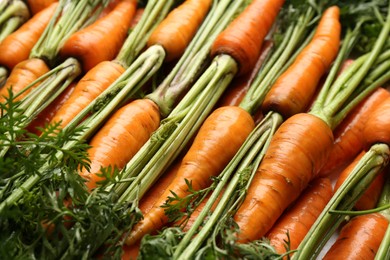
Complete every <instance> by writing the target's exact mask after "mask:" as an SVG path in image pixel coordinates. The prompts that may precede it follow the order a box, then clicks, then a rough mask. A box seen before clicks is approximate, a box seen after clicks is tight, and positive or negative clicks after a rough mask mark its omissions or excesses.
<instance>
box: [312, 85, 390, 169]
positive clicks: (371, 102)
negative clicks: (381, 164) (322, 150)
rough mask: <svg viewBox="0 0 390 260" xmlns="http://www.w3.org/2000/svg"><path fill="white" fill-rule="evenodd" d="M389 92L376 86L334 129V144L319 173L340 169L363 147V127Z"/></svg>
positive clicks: (389, 94)
mask: <svg viewBox="0 0 390 260" xmlns="http://www.w3.org/2000/svg"><path fill="white" fill-rule="evenodd" d="M389 96H390V93H389V92H388V91H387V90H385V89H383V88H378V89H377V90H375V91H374V92H373V93H372V94H371V95H370V96H368V97H367V98H365V99H364V100H363V101H362V102H360V103H359V105H358V106H357V107H356V108H355V109H353V110H352V111H351V113H349V115H348V116H347V117H346V118H345V119H344V120H343V121H342V122H341V124H340V125H339V126H338V127H337V128H336V129H335V130H334V138H335V141H334V145H333V148H332V152H331V154H330V155H329V159H328V161H327V162H326V164H325V165H324V167H323V168H322V169H321V171H320V173H319V175H320V176H327V175H329V174H331V173H332V172H335V171H338V170H340V169H341V168H342V167H343V166H345V165H346V164H348V162H350V161H351V160H352V159H353V158H354V156H356V155H357V154H358V153H359V151H360V150H362V149H363V145H364V139H363V133H362V132H363V128H364V124H365V123H366V121H367V119H368V118H369V117H370V116H371V113H372V112H373V111H374V109H375V108H376V107H377V106H378V104H380V103H381V102H382V101H384V100H385V99H386V98H387V97H389Z"/></svg>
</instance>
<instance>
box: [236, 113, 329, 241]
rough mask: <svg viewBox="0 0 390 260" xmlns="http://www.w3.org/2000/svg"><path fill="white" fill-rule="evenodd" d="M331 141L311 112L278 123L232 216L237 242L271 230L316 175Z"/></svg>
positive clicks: (319, 121) (320, 121)
mask: <svg viewBox="0 0 390 260" xmlns="http://www.w3.org/2000/svg"><path fill="white" fill-rule="evenodd" d="M332 143H333V134H332V130H331V129H330V128H329V126H328V125H327V124H326V123H325V122H324V121H323V120H322V119H320V118H318V117H316V116H314V115H311V114H296V115H294V116H292V117H290V118H289V119H288V120H287V121H285V122H284V123H283V124H282V125H281V126H280V128H279V129H278V130H277V131H276V133H275V135H274V137H273V138H272V141H271V143H270V145H269V148H268V150H267V152H266V154H265V157H264V159H263V161H262V162H261V164H260V167H259V169H258V171H257V173H256V175H255V176H254V178H253V181H252V183H251V186H250V187H249V189H248V192H247V195H246V199H245V200H244V202H243V204H242V205H241V207H240V208H239V209H238V211H237V213H236V214H235V216H234V220H235V221H236V222H237V224H238V225H239V227H240V232H239V233H238V241H239V242H247V241H252V240H255V239H259V238H261V237H262V236H264V235H265V234H266V233H267V232H268V231H269V230H270V228H271V227H272V226H273V224H274V223H275V222H276V220H277V219H278V218H279V217H280V215H281V214H282V212H283V211H284V210H285V209H286V208H287V207H288V206H289V205H290V204H291V203H292V202H293V201H294V200H295V199H296V198H297V197H298V196H299V194H300V193H301V192H302V191H303V190H304V189H305V187H306V186H307V185H308V183H309V182H310V181H311V180H312V179H313V178H314V177H315V176H316V175H317V173H318V172H319V170H320V169H321V167H322V166H323V165H324V163H325V161H326V159H327V157H328V155H329V152H330V148H331V147H332ZM320 147H321V148H320ZM291 162H293V163H291ZM254 227H256V228H254Z"/></svg>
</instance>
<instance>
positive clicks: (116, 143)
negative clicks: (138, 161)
mask: <svg viewBox="0 0 390 260" xmlns="http://www.w3.org/2000/svg"><path fill="white" fill-rule="evenodd" d="M159 124H160V115H159V113H158V108H157V106H156V105H155V104H154V103H153V102H152V101H150V100H148V99H140V100H136V101H133V102H131V103H129V104H128V105H126V106H124V107H122V108H121V109H119V110H118V111H117V112H116V113H115V114H114V115H113V116H112V117H111V118H110V119H109V120H108V121H107V123H106V124H105V125H104V126H103V127H102V128H101V129H100V131H99V132H98V133H97V134H96V135H95V136H94V137H93V138H92V140H91V142H90V145H91V148H90V149H89V150H88V155H89V158H90V160H91V165H90V169H89V170H88V169H85V168H84V169H82V170H81V171H80V174H81V175H82V176H83V177H84V178H85V179H86V180H87V182H86V185H87V187H88V188H89V189H90V190H91V189H93V188H95V187H96V184H97V182H99V181H101V180H103V179H104V177H102V176H98V175H97V174H96V173H99V172H100V169H101V167H108V166H111V167H117V168H119V169H121V168H123V167H124V166H125V164H126V163H127V162H128V161H129V160H130V159H131V157H132V156H133V155H134V154H135V153H136V152H137V151H138V150H139V149H140V148H141V146H142V145H143V144H144V143H145V142H146V141H147V140H148V139H149V137H150V135H151V134H152V132H153V131H155V130H156V129H157V127H158V126H159Z"/></svg>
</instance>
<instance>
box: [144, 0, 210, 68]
mask: <svg viewBox="0 0 390 260" xmlns="http://www.w3.org/2000/svg"><path fill="white" fill-rule="evenodd" d="M211 3H212V1H211V0H187V1H185V2H184V3H183V4H181V5H180V6H178V7H177V8H175V9H174V10H173V11H172V12H170V13H169V14H168V16H167V17H166V18H165V19H164V20H163V21H162V22H161V23H160V24H159V26H157V28H156V29H155V30H154V31H153V33H152V35H151V36H150V38H149V40H148V43H147V46H148V47H150V46H152V45H155V44H159V45H161V46H162V47H163V48H164V50H165V52H166V54H167V56H166V57H165V61H172V60H175V59H177V58H179V57H180V56H181V55H182V54H183V53H184V51H185V49H186V47H187V46H188V44H189V43H190V41H191V40H192V38H193V37H194V35H195V33H196V31H197V29H198V27H199V26H200V25H201V23H202V21H203V19H204V17H205V16H206V14H207V12H208V10H209V9H210V6H211ZM172 38H174V39H175V40H174V41H172Z"/></svg>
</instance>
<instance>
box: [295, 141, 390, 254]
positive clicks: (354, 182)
mask: <svg viewBox="0 0 390 260" xmlns="http://www.w3.org/2000/svg"><path fill="white" fill-rule="evenodd" d="M389 157H390V150H389V147H388V146H387V145H386V144H376V145H373V146H372V147H371V148H370V150H369V151H368V152H367V153H366V154H365V155H364V156H363V157H362V158H361V160H360V161H359V163H358V164H357V165H356V166H355V168H354V169H353V170H352V172H351V174H350V175H349V176H348V177H347V179H346V180H345V181H344V183H343V184H342V185H341V186H340V188H339V189H338V190H337V191H336V192H335V194H334V196H333V197H332V199H331V200H330V201H329V203H328V204H327V206H326V207H325V209H324V210H323V211H322V213H321V215H320V216H319V218H318V219H317V220H316V222H315V223H314V224H313V226H312V227H311V229H310V230H309V232H308V234H307V235H306V236H305V238H304V240H303V241H302V242H301V244H300V245H299V247H298V250H297V252H296V253H295V254H294V255H293V258H292V259H315V258H316V256H317V255H318V254H319V252H320V251H321V249H322V247H323V246H324V245H325V243H326V241H327V240H328V239H329V238H330V237H331V236H332V234H333V233H334V231H335V230H336V229H337V228H338V226H339V225H340V223H341V222H342V221H343V220H344V215H340V214H332V213H330V211H334V210H351V209H352V207H353V205H354V204H355V202H356V201H357V200H358V199H359V198H360V196H361V195H362V194H363V193H364V191H365V189H366V188H367V187H368V186H369V185H370V184H371V182H372V181H373V180H374V179H375V177H376V176H377V175H378V174H379V173H380V171H381V170H382V169H383V168H384V167H385V166H386V165H387V163H388V161H389Z"/></svg>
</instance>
